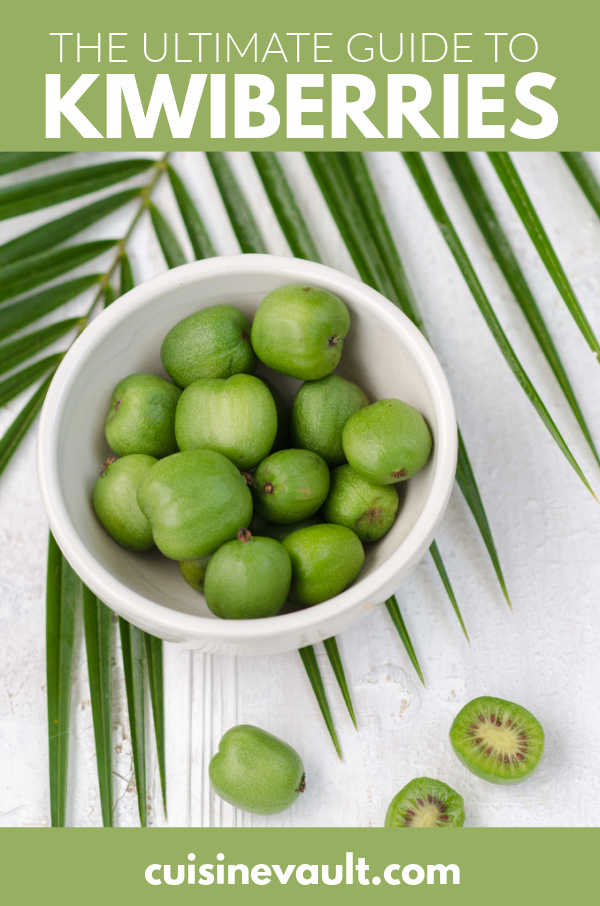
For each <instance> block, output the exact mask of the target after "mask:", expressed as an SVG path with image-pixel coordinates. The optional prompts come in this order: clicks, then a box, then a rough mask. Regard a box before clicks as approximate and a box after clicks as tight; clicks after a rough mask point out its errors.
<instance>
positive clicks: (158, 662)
mask: <svg viewBox="0 0 600 906" xmlns="http://www.w3.org/2000/svg"><path fill="white" fill-rule="evenodd" d="M144 644H145V647H146V665H147V667H148V681H149V684H150V701H151V703H152V716H153V718H154V738H155V741H156V756H157V759H158V773H159V776H160V788H161V791H162V798H163V807H164V810H165V815H166V813H167V770H166V761H165V704H164V691H163V688H164V687H163V649H162V641H161V639H157V638H156V637H155V636H153V635H150V634H149V633H147V632H145V633H144Z"/></svg>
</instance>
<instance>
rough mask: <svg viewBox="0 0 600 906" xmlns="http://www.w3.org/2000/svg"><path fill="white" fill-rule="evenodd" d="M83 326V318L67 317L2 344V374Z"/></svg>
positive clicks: (0, 364) (0, 367)
mask: <svg viewBox="0 0 600 906" xmlns="http://www.w3.org/2000/svg"><path fill="white" fill-rule="evenodd" d="M81 326H82V321H81V318H67V319H66V320H64V321H56V322H55V323H54V324H49V325H48V327H42V328H41V330H36V331H34V332H33V333H28V334H25V336H23V337H19V338H18V339H17V340H11V341H10V342H8V343H2V344H1V345H0V374H4V373H5V372H6V371H10V370H11V368H16V366H17V365H20V364H21V363H22V362H25V361H26V360H27V359H30V358H31V357H32V356H34V355H36V354H37V353H38V352H41V351H42V349H45V348H46V346H50V344H51V343H54V342H55V341H56V340H58V339H60V337H64V335H65V334H67V333H70V332H71V331H72V330H75V328H77V327H81Z"/></svg>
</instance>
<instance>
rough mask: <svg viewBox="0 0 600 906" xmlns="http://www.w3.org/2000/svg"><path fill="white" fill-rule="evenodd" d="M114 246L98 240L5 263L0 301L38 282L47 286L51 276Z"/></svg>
mask: <svg viewBox="0 0 600 906" xmlns="http://www.w3.org/2000/svg"><path fill="white" fill-rule="evenodd" d="M116 244H117V240H116V239H99V240H97V241H96V242H84V243H82V244H81V245H68V246H66V247H65V248H60V249H54V250H52V251H49V252H41V253H40V254H39V255H32V256H31V258H24V259H22V260H19V261H13V262H12V263H11V264H6V265H5V266H4V267H3V268H2V270H0V281H1V283H0V302H3V301H4V300H5V299H10V298H12V296H18V295H19V294H20V293H24V292H27V290H29V289H33V288H34V287H36V286H41V285H42V283H48V281H49V280H54V278H55V277H61V276H62V275H63V274H66V273H68V272H69V271H72V270H74V269H75V268H76V267H80V266H81V265H82V264H86V263H87V262H88V261H92V260H93V259H94V258H98V256H99V255H103V254H104V253H105V252H108V251H110V250H111V249H112V248H114V247H115V245H116Z"/></svg>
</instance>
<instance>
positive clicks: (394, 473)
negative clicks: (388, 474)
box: [392, 469, 406, 478]
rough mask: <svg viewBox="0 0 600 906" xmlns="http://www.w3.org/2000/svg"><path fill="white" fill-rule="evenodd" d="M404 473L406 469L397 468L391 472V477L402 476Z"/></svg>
mask: <svg viewBox="0 0 600 906" xmlns="http://www.w3.org/2000/svg"><path fill="white" fill-rule="evenodd" d="M405 475H406V469H398V471H397V472H392V478H404V476H405Z"/></svg>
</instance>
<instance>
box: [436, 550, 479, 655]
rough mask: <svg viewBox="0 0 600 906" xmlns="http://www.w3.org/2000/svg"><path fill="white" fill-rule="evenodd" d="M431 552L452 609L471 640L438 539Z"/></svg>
mask: <svg viewBox="0 0 600 906" xmlns="http://www.w3.org/2000/svg"><path fill="white" fill-rule="evenodd" d="M429 553H430V554H431V559H432V560H433V562H434V563H435V568H436V569H437V571H438V573H439V576H440V579H441V580H442V585H443V586H444V588H445V589H446V594H447V595H448V598H449V599H450V603H451V604H452V609H453V610H454V613H455V614H456V619H457V620H458V622H459V623H460V628H461V629H462V631H463V633H464V636H465V638H466V640H467V642H470V639H469V633H468V632H467V627H466V626H465V624H464V621H463V618H462V614H461V612H460V608H459V606H458V601H457V600H456V595H455V594H454V589H453V588H452V583H451V582H450V577H449V576H448V573H447V571H446V567H445V566H444V561H443V560H442V555H441V554H440V549H439V547H438V546H437V541H432V542H431V544H430V546H429Z"/></svg>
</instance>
